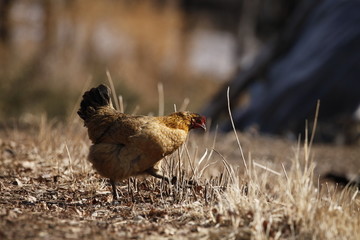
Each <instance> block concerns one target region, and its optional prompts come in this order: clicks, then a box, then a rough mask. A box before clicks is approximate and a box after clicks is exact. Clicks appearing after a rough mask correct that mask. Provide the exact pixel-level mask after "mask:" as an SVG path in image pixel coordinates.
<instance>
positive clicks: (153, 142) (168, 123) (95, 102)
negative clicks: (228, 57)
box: [78, 85, 206, 200]
mask: <svg viewBox="0 0 360 240" xmlns="http://www.w3.org/2000/svg"><path fill="white" fill-rule="evenodd" d="M78 114H79V116H80V117H81V118H82V119H83V120H84V125H85V127H87V129H88V135H89V138H90V140H91V142H92V145H91V147H90V151H89V156H88V159H89V161H90V162H91V163H92V164H93V167H94V168H95V169H96V170H97V171H98V172H99V174H100V175H102V176H103V177H106V178H109V179H110V183H111V186H112V192H113V197H114V200H116V199H118V192H117V189H116V185H115V184H116V181H119V180H122V179H126V178H128V177H130V176H136V175H140V174H149V175H152V176H154V177H157V178H162V179H165V180H167V181H169V180H168V178H166V177H164V176H163V175H161V174H160V171H159V169H158V167H157V166H156V165H157V163H158V162H159V161H160V160H161V159H163V158H164V157H165V156H167V155H169V154H171V153H173V152H174V151H175V150H176V149H178V148H179V147H180V146H181V145H182V144H183V143H184V142H185V140H186V137H187V134H188V132H189V131H190V130H191V129H194V128H203V129H204V130H206V125H205V124H206V118H205V117H204V116H200V115H199V114H196V113H190V112H175V113H172V114H170V115H168V116H159V117H152V116H134V115H129V114H124V113H121V112H119V111H117V110H115V109H114V108H113V107H112V104H111V99H110V89H109V88H108V87H107V86H105V85H99V86H98V87H97V88H92V89H91V90H90V91H87V92H85V93H84V95H83V99H82V101H81V104H80V109H79V111H78Z"/></svg>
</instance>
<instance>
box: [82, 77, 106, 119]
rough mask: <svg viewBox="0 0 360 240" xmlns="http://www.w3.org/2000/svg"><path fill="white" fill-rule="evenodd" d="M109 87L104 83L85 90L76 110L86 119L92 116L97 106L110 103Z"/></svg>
mask: <svg viewBox="0 0 360 240" xmlns="http://www.w3.org/2000/svg"><path fill="white" fill-rule="evenodd" d="M110 94H111V92H110V89H109V88H108V87H107V86H106V85H103V84H101V85H99V86H98V87H96V88H92V89H90V90H89V91H87V92H85V93H84V95H83V99H82V101H81V103H80V109H79V111H78V112H77V113H78V114H79V116H80V117H81V118H82V119H83V120H84V121H86V120H87V119H89V118H90V117H92V116H93V115H94V114H95V113H96V110H97V109H98V108H99V107H102V106H107V105H110Z"/></svg>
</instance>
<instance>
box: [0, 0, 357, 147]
mask: <svg viewBox="0 0 360 240" xmlns="http://www.w3.org/2000/svg"><path fill="white" fill-rule="evenodd" d="M359 10H360V6H359V1H358V0H347V1H339V0H324V1H320V0H302V1H300V0H299V1H289V0H274V1H268V0H253V1H243V0H222V1H219V0H151V1H145V0H143V1H141V0H136V1H135V0H133V1H131V0H103V1H85V0H57V1H48V0H0V83H1V84H0V121H1V122H6V121H8V120H9V119H11V118H14V119H17V118H20V117H23V116H25V115H27V114H32V115H37V114H46V115H47V116H48V117H50V118H56V119H60V120H66V119H68V118H69V117H71V116H72V117H74V115H75V113H76V110H77V108H78V103H79V99H80V97H81V95H82V94H83V92H84V91H85V90H87V89H89V88H90V87H93V86H96V85H97V84H99V83H108V78H107V75H106V72H107V71H108V72H109V73H110V74H111V77H112V79H113V81H114V84H115V88H116V91H117V94H119V95H122V97H123V99H124V102H125V107H126V109H125V111H126V112H130V113H131V112H133V111H136V112H137V113H139V114H148V113H150V112H153V113H155V114H157V112H158V104H159V103H158V102H159V98H158V84H159V83H161V84H162V86H163V89H164V95H165V96H164V97H165V113H169V112H172V111H173V109H174V104H176V105H177V106H178V107H179V106H181V105H182V104H183V103H184V101H185V103H186V101H187V99H189V100H190V102H189V105H188V107H187V109H188V110H191V111H198V112H201V113H203V114H205V115H206V116H208V117H209V118H211V119H212V121H213V123H216V124H218V125H219V126H220V129H221V130H223V131H229V130H231V125H230V124H229V118H228V115H227V96H226V92H227V87H228V86H230V93H229V98H230V100H231V103H232V107H233V109H234V118H235V124H236V127H237V128H238V129H239V130H244V131H246V130H249V131H260V132H264V133H267V134H283V135H284V134H285V135H287V136H289V133H291V134H294V136H296V135H297V134H298V133H299V132H300V131H303V130H304V128H305V119H309V120H310V122H311V121H312V120H313V119H314V116H315V109H316V104H317V101H318V100H320V103H321V107H320V111H319V123H320V124H319V128H320V130H319V131H320V134H319V136H320V137H319V140H321V141H330V142H334V141H338V142H342V143H343V142H345V143H347V142H356V141H357V139H359V135H360V134H359V132H360V130H359V129H360V128H359V124H358V119H359V115H360V113H359V112H360V111H359V110H357V109H358V106H359V103H360V80H359V79H360V27H359V26H360V15H359V14H358V12H359ZM216 124H213V126H215V125H216Z"/></svg>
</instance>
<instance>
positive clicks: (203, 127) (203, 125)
mask: <svg viewBox="0 0 360 240" xmlns="http://www.w3.org/2000/svg"><path fill="white" fill-rule="evenodd" d="M199 127H201V128H202V129H204V131H206V125H205V123H202V124H199Z"/></svg>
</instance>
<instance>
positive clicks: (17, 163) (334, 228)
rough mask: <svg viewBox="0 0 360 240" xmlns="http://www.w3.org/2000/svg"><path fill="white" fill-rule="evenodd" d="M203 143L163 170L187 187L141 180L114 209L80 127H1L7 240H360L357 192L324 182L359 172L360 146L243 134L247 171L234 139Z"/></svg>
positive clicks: (203, 139) (44, 123) (125, 187)
mask: <svg viewBox="0 0 360 240" xmlns="http://www.w3.org/2000/svg"><path fill="white" fill-rule="evenodd" d="M200 135H201V134H199V136H198V135H195V134H193V135H191V136H190V137H189V141H188V143H187V145H186V147H184V148H182V149H181V150H180V151H178V152H177V153H175V154H174V155H173V156H172V157H169V158H167V159H166V161H165V164H163V166H165V167H164V171H165V172H166V173H167V174H168V175H173V176H174V175H176V176H177V177H178V179H180V181H179V182H178V183H176V184H175V185H169V184H167V183H165V182H162V181H160V180H155V179H153V178H152V177H149V178H146V179H144V178H138V179H134V178H132V179H130V180H128V181H123V182H120V183H119V185H118V189H119V190H120V191H121V200H120V201H119V202H113V201H112V196H111V192H110V186H109V184H108V182H107V180H106V179H103V178H101V177H100V176H99V175H98V174H97V173H96V172H95V171H94V170H92V168H91V164H90V163H88V162H87V160H86V156H87V151H88V146H89V144H90V143H89V141H88V139H87V135H86V131H85V129H84V128H83V127H82V126H81V124H79V123H78V122H76V123H69V124H66V125H64V124H56V123H54V122H52V121H48V120H46V119H45V118H42V119H41V120H40V121H37V120H36V121H33V120H31V121H30V120H28V121H27V122H26V123H22V124H12V125H11V126H7V127H4V128H2V129H1V131H0V239H144V238H146V239H289V238H293V239H315V238H316V239H360V235H359V234H360V197H359V194H358V189H357V188H356V187H345V188H342V187H336V185H334V184H330V183H329V184H328V183H327V182H326V181H325V180H323V179H321V178H319V175H323V174H324V173H326V172H329V171H333V172H337V173H344V174H347V175H356V174H359V173H360V172H359V171H360V161H359V160H360V159H359V158H360V150H359V146H353V147H341V146H325V145H323V146H317V145H314V146H313V147H312V148H311V151H309V149H307V147H305V145H304V144H301V145H300V146H298V144H297V143H296V142H295V143H294V142H289V141H285V140H281V139H274V138H266V137H260V136H247V135H242V134H240V133H239V138H240V143H241V145H242V147H243V150H244V157H245V163H244V161H243V159H242V157H241V152H240V149H239V147H238V145H237V143H236V140H235V138H234V134H228V135H223V136H220V135H218V136H216V137H215V136H214V134H213V133H206V134H205V135H201V136H200ZM244 164H246V167H245V165H244ZM187 178H193V179H195V180H196V181H197V183H198V185H196V186H188V185H187V184H186V183H185V181H184V179H187ZM181 180H182V181H181Z"/></svg>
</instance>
